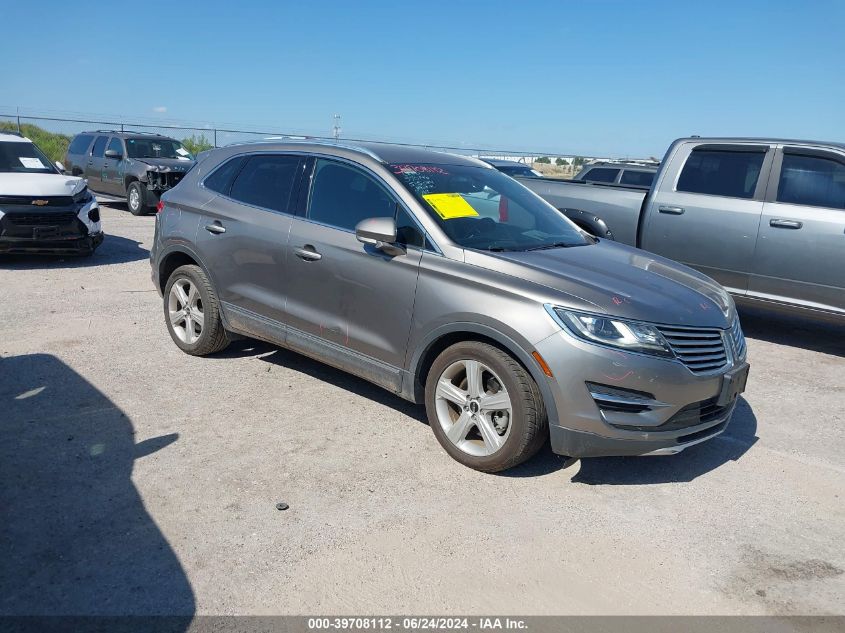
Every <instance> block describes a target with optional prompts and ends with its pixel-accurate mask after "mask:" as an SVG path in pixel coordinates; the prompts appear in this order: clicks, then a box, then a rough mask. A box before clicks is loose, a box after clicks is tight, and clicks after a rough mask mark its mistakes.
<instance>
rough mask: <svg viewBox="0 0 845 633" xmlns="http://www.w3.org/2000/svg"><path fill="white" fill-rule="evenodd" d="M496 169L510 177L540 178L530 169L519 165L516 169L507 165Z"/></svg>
mask: <svg viewBox="0 0 845 633" xmlns="http://www.w3.org/2000/svg"><path fill="white" fill-rule="evenodd" d="M496 169H498V170H499V171H500V172H502V173H503V174H507V175H508V176H514V177H519V178H539V176H538V175H537V174H535V173H534V172H533V171H532V170H531V169H530V168H529V167H523V166H522V165H517V166H515V167H511V166H510V165H507V166H501V167H497V168H496Z"/></svg>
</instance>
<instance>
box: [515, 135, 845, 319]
mask: <svg viewBox="0 0 845 633" xmlns="http://www.w3.org/2000/svg"><path fill="white" fill-rule="evenodd" d="M518 180H519V181H520V182H521V183H522V184H523V185H525V186H526V187H528V188H529V189H531V190H533V191H534V192H536V193H537V194H539V195H540V196H542V197H543V198H545V199H546V200H547V201H548V202H550V203H551V204H552V205H554V206H555V207H556V208H558V209H560V210H561V211H562V212H563V213H564V214H565V215H566V216H567V217H569V218H570V219H571V220H573V221H574V222H575V223H576V224H578V225H579V226H581V227H582V228H584V229H585V230H587V231H589V232H590V233H592V234H594V235H596V236H598V237H600V238H606V239H614V240H617V241H620V242H623V243H626V244H630V245H632V246H637V247H639V248H643V249H645V250H647V251H651V252H653V253H657V254H659V255H663V256H665V257H669V258H671V259H674V260H676V261H679V262H682V263H684V264H687V265H689V266H692V267H693V268H697V269H698V270H700V271H702V272H704V273H705V274H707V275H709V276H710V277H713V278H714V279H716V280H717V281H718V282H720V283H721V284H722V285H723V286H725V287H726V288H727V289H728V290H729V291H730V292H731V293H732V294H733V295H734V297H735V298H736V299H737V300H738V301H740V302H745V303H755V304H762V305H765V306H770V307H773V308H774V307H776V308H778V309H780V310H784V311H797V312H800V313H803V314H810V315H812V316H815V317H821V318H826V319H831V320H834V321H835V322H839V323H843V322H845V144H839V143H816V142H807V141H789V140H777V139H751V138H698V137H693V138H682V139H679V140H677V141H675V142H674V143H673V144H672V146H671V147H670V148H669V150H668V151H667V152H666V156H665V157H664V159H663V161H662V163H661V167H660V170H659V171H658V172H657V175H656V176H655V178H654V183H653V184H652V186H651V188H644V187H632V186H623V185H615V184H602V183H583V182H573V181H566V180H555V179H550V178H518Z"/></svg>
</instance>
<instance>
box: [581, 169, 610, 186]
mask: <svg viewBox="0 0 845 633" xmlns="http://www.w3.org/2000/svg"><path fill="white" fill-rule="evenodd" d="M618 175H619V170H618V169H607V168H605V167H597V168H596V169H591V170H590V171H588V172H587V173H586V174H584V175H583V176H582V177H581V180H586V181H587V182H614V181H615V180H616V176H618Z"/></svg>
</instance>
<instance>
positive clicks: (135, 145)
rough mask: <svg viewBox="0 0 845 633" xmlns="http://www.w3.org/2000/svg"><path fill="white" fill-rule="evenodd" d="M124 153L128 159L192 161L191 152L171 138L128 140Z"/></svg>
mask: <svg viewBox="0 0 845 633" xmlns="http://www.w3.org/2000/svg"><path fill="white" fill-rule="evenodd" d="M126 153H127V154H128V155H129V158H175V159H177V160H194V157H193V155H191V152H189V151H188V150H186V149H185V148H184V147H182V143H180V142H179V141H175V140H173V139H172V138H128V139H126Z"/></svg>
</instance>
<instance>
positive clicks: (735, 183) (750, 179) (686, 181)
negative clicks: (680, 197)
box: [677, 150, 766, 198]
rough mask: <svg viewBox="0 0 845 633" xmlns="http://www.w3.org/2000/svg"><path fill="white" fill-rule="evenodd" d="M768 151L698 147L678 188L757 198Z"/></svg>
mask: <svg viewBox="0 0 845 633" xmlns="http://www.w3.org/2000/svg"><path fill="white" fill-rule="evenodd" d="M765 157H766V152H764V151H759V152H740V151H730V150H694V151H693V152H692V153H691V154H690V156H689V158H688V159H687V162H686V164H685V165H684V169H683V171H681V177H680V178H679V179H678V188H677V190H678V191H686V192H689V193H704V194H707V195H711V196H727V197H729V198H753V197H754V190H755V189H756V187H757V180H758V179H759V177H760V168H761V167H762V166H763V159H764V158H765Z"/></svg>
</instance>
